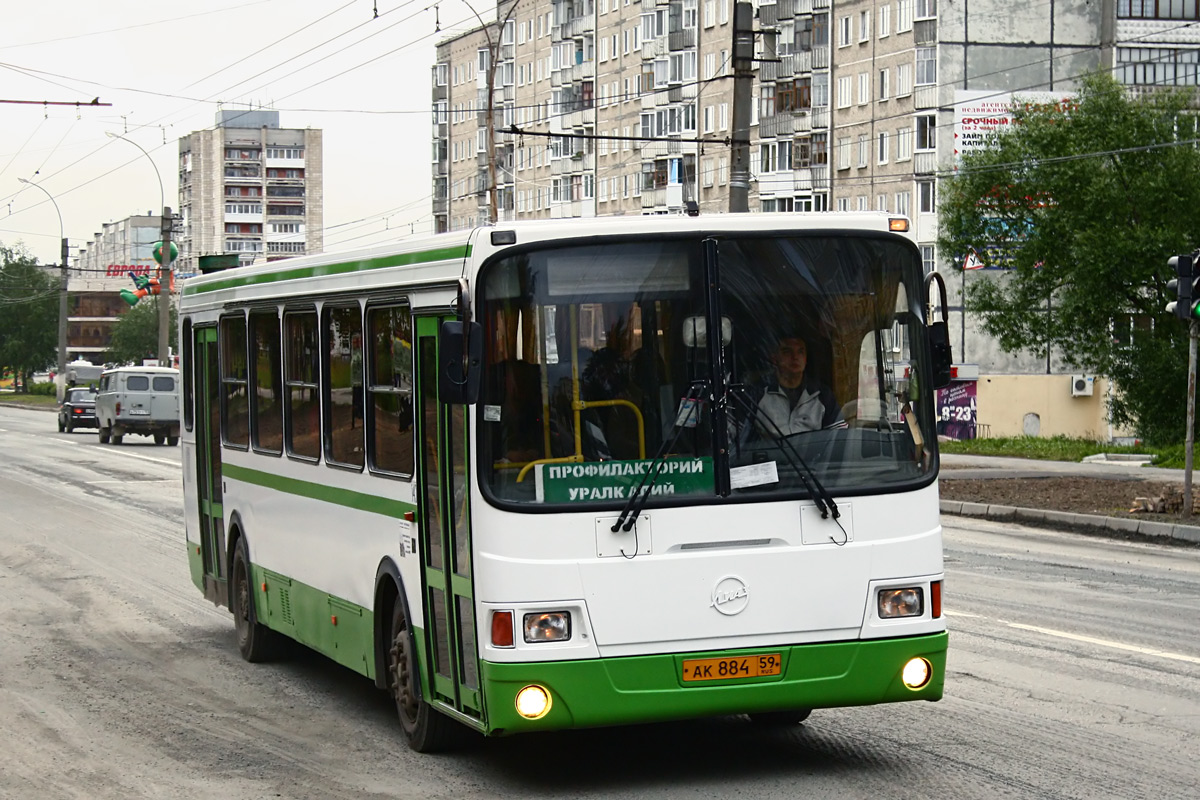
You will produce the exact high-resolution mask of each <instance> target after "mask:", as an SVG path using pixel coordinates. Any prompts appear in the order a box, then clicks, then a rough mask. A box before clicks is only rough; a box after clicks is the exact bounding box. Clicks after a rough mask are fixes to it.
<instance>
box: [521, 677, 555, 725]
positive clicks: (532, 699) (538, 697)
mask: <svg viewBox="0 0 1200 800" xmlns="http://www.w3.org/2000/svg"><path fill="white" fill-rule="evenodd" d="M552 705H554V702H553V701H552V700H551V699H550V692H548V691H547V690H546V689H544V688H543V687H541V686H538V685H537V684H533V685H531V686H526V687H525V688H524V689H522V690H521V691H519V692H517V713H518V714H520V715H521V716H522V717H524V718H525V719H541V718H542V717H544V716H546V715H547V714H549V713H550V706H552Z"/></svg>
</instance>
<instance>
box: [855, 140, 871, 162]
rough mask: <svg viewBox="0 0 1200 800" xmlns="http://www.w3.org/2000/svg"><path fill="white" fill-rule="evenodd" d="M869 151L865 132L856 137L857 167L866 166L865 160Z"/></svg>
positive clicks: (869, 146)
mask: <svg viewBox="0 0 1200 800" xmlns="http://www.w3.org/2000/svg"><path fill="white" fill-rule="evenodd" d="M870 152H871V145H870V140H868V139H867V135H866V134H865V133H863V134H860V135H859V137H858V168H859V169H862V168H863V167H865V166H867V160H868V158H869V154H870Z"/></svg>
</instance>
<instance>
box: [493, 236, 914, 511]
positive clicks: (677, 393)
mask: <svg viewBox="0 0 1200 800" xmlns="http://www.w3.org/2000/svg"><path fill="white" fill-rule="evenodd" d="M921 279H922V269H921V262H920V257H919V253H918V252H917V250H916V248H915V247H913V246H912V245H911V243H909V242H907V241H906V240H904V239H902V238H900V237H895V236H888V235H882V234H871V233H863V232H853V233H827V232H821V233H817V234H791V233H789V234H788V235H786V236H781V235H744V234H743V235H731V236H720V235H713V236H711V237H708V238H706V239H702V238H700V237H699V236H695V235H692V236H690V237H675V238H665V237H660V238H655V239H653V240H647V239H639V238H634V237H630V238H626V239H605V240H603V241H601V242H597V241H595V240H593V241H591V242H587V243H580V244H574V243H566V244H554V245H551V246H533V247H529V248H525V249H520V250H518V249H514V250H510V251H506V252H505V253H504V254H502V255H500V256H499V257H497V258H496V259H494V260H493V261H491V262H490V263H489V264H487V265H485V267H484V269H483V271H482V272H481V274H480V286H481V290H480V312H481V313H480V320H481V323H482V325H483V329H484V351H485V358H484V362H485V363H484V376H483V388H482V391H481V396H480V409H479V424H480V435H479V441H480V446H481V449H480V477H481V482H482V484H483V486H484V487H485V493H486V494H487V495H488V496H489V498H490V499H492V500H493V501H495V502H499V503H501V504H508V503H513V504H531V505H537V506H548V505H550V506H556V507H561V505H562V504H568V505H587V506H593V507H595V508H619V507H621V506H622V505H623V504H624V503H625V502H626V500H627V499H628V498H629V496H630V495H631V493H632V492H633V490H634V487H635V486H636V485H637V484H638V483H639V482H640V481H641V480H642V478H643V477H644V476H645V474H646V472H647V470H648V469H649V468H650V467H651V464H652V462H653V461H654V459H655V456H656V454H660V453H661V455H662V458H663V462H662V465H661V468H659V469H658V470H657V476H656V477H655V480H654V481H653V484H654V485H653V487H652V488H651V490H650V498H649V502H648V503H647V505H648V506H650V507H653V506H654V505H658V504H663V503H671V502H675V503H678V502H680V501H683V502H696V501H699V502H721V501H722V500H723V499H734V500H736V499H739V498H753V499H775V498H779V499H784V498H797V497H808V496H810V492H812V491H813V488H812V487H813V485H814V484H815V485H817V486H824V488H825V489H827V490H828V491H829V492H830V493H832V494H833V495H835V496H837V495H847V494H863V493H879V492H886V491H899V490H902V489H911V488H914V487H916V486H918V485H921V484H923V483H924V482H928V481H929V480H932V476H933V475H934V474H935V471H936V446H935V445H934V444H933V442H934V428H933V420H932V415H933V402H932V398H931V397H929V396H927V394H928V393H927V392H925V391H923V390H922V389H921V387H923V386H925V385H928V380H927V375H928V365H927V363H926V361H927V357H926V353H925V344H924V342H925V337H924V335H923V331H922V324H923V315H922V309H921V303H920V296H921V292H920V281H921ZM685 496H686V499H685Z"/></svg>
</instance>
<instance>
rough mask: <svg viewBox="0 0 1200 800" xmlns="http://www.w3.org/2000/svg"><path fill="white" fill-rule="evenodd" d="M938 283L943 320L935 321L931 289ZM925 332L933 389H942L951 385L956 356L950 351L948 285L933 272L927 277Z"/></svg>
mask: <svg viewBox="0 0 1200 800" xmlns="http://www.w3.org/2000/svg"><path fill="white" fill-rule="evenodd" d="M935 281H936V283H937V284H938V289H939V290H940V292H941V295H942V313H941V319H939V320H937V321H936V322H935V321H934V319H933V306H932V305H930V297H929V289H930V286H931V284H933V283H934V282H935ZM924 294H925V330H926V331H928V333H927V336H928V337H929V365H930V367H931V371H932V372H933V388H935V389H941V388H942V387H944V386H949V385H950V376H951V366H952V365H953V363H954V354H953V353H952V352H951V350H950V325H949V323H948V322H947V321H946V317H947V311H946V284H945V282H944V281H943V280H942V276H941V275H939V274H938V273H936V272H931V273H929V274H928V275H926V276H925V291H924Z"/></svg>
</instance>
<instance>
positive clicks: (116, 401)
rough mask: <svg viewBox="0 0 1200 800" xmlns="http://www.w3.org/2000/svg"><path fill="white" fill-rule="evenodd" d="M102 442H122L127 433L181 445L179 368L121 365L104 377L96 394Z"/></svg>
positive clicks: (103, 375)
mask: <svg viewBox="0 0 1200 800" xmlns="http://www.w3.org/2000/svg"><path fill="white" fill-rule="evenodd" d="M96 425H97V426H98V427H99V428H100V443H101V444H107V443H108V442H110V441H111V442H112V443H113V444H120V443H121V440H122V439H123V438H124V437H125V434H127V433H136V434H139V435H141V436H153V437H154V443H155V444H163V443H164V442H165V443H166V444H169V445H171V446H172V447H174V446H175V445H177V444H179V370H177V369H170V368H169V367H117V368H116V369H110V370H106V371H105V372H104V374H102V375H101V376H100V388H99V391H98V392H97V393H96Z"/></svg>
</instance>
